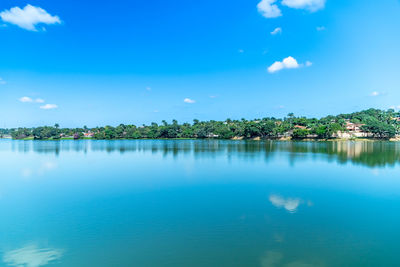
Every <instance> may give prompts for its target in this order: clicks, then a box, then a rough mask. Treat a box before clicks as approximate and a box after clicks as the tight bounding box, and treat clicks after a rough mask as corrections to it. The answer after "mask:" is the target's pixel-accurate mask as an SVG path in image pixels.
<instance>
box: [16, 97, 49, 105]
mask: <svg viewBox="0 0 400 267" xmlns="http://www.w3.org/2000/svg"><path fill="white" fill-rule="evenodd" d="M18 100H19V101H20V102H22V103H40V104H42V103H44V100H43V99H41V98H36V99H32V98H30V97H29V96H24V97H21V98H20V99H18Z"/></svg>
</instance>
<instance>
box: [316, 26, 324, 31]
mask: <svg viewBox="0 0 400 267" xmlns="http://www.w3.org/2000/svg"><path fill="white" fill-rule="evenodd" d="M325 30H326V28H325V27H324V26H318V27H317V31H319V32H321V31H325Z"/></svg>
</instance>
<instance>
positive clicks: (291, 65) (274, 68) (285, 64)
mask: <svg viewBox="0 0 400 267" xmlns="http://www.w3.org/2000/svg"><path fill="white" fill-rule="evenodd" d="M311 65H312V63H311V62H310V61H307V62H306V63H305V66H306V67H310V66H311ZM303 66H304V65H303V64H299V63H298V62H297V60H296V59H295V58H293V57H287V58H285V59H283V60H282V61H275V62H274V63H273V64H272V65H271V66H269V67H268V72H269V73H275V72H278V71H280V70H283V69H297V68H300V67H303Z"/></svg>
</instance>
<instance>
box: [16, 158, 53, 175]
mask: <svg viewBox="0 0 400 267" xmlns="http://www.w3.org/2000/svg"><path fill="white" fill-rule="evenodd" d="M56 168H57V163H55V162H51V161H46V162H44V163H42V165H40V166H39V167H38V168H37V169H31V168H24V169H22V170H21V175H22V176H23V177H31V176H32V175H34V174H37V175H43V174H45V173H46V172H47V171H51V170H54V169H56Z"/></svg>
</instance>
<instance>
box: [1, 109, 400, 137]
mask: <svg viewBox="0 0 400 267" xmlns="http://www.w3.org/2000/svg"><path fill="white" fill-rule="evenodd" d="M349 125H359V126H360V127H359V128H360V131H361V132H364V133H369V136H370V137H374V138H392V137H394V136H396V135H397V134H399V133H400V113H398V112H395V111H394V110H387V111H382V110H378V109H369V110H365V111H361V112H355V113H351V114H340V115H338V116H327V117H324V118H321V119H316V118H306V117H296V116H294V114H293V113H290V114H288V116H287V117H285V118H284V119H276V118H263V119H254V120H246V119H241V120H231V119H227V120H225V121H213V120H211V121H199V120H193V123H191V124H190V123H183V124H179V123H178V122H177V121H176V120H173V121H172V123H168V122H166V121H162V123H161V124H160V125H159V124H157V123H151V125H142V126H135V125H124V124H120V125H119V126H117V127H112V126H105V127H95V128H90V129H89V128H87V127H86V126H85V127H83V128H74V129H71V128H60V127H59V125H58V124H56V125H54V126H53V127H49V126H44V127H37V128H18V129H11V130H7V131H8V133H9V134H11V136H12V138H14V139H26V138H34V139H60V138H73V139H79V138H82V137H84V136H88V137H91V138H94V139H142V138H148V139H159V138H219V139H232V138H237V139H242V138H243V139H251V138H271V139H272V138H288V137H291V138H293V139H304V138H319V139H328V138H332V137H334V136H335V134H336V133H338V132H346V131H349V129H348V128H347V127H348V126H349ZM4 131H5V130H4Z"/></svg>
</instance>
